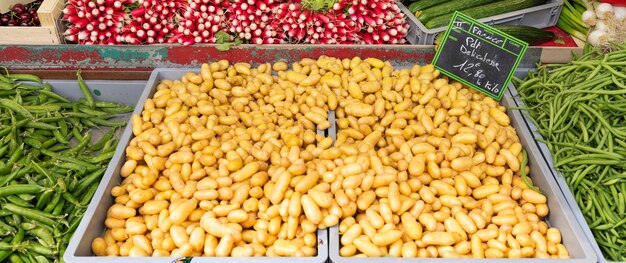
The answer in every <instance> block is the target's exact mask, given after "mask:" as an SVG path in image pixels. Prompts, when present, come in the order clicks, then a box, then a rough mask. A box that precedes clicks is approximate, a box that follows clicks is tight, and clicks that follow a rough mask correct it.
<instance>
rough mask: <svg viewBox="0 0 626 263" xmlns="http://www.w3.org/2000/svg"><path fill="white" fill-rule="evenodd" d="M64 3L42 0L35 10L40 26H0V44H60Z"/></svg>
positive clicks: (62, 0)
mask: <svg viewBox="0 0 626 263" xmlns="http://www.w3.org/2000/svg"><path fill="white" fill-rule="evenodd" d="M0 1H4V0H0ZM64 5H65V1H64V0H44V1H43V3H42V4H41V6H40V7H39V9H38V10H37V14H38V15H39V21H40V22H41V26H38V27H19V26H18V27H8V26H3V27H0V45H49V44H61V43H62V39H61V35H60V34H61V33H62V29H61V24H60V19H61V14H62V13H63V7H64Z"/></svg>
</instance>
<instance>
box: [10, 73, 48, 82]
mask: <svg viewBox="0 0 626 263" xmlns="http://www.w3.org/2000/svg"><path fill="white" fill-rule="evenodd" d="M7 77H8V78H10V79H12V80H13V81H32V82H37V83H42V81H41V78H39V77H37V76H35V75H31V74H8V75H7Z"/></svg>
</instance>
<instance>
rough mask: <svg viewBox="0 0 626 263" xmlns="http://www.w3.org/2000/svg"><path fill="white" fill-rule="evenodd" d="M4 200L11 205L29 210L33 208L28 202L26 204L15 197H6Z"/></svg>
mask: <svg viewBox="0 0 626 263" xmlns="http://www.w3.org/2000/svg"><path fill="white" fill-rule="evenodd" d="M5 199H6V200H8V201H9V202H10V203H13V204H15V205H18V206H21V207H29V208H30V207H34V205H31V204H30V203H29V202H26V201H24V200H22V199H21V198H19V197H17V196H15V195H10V196H7V197H5Z"/></svg>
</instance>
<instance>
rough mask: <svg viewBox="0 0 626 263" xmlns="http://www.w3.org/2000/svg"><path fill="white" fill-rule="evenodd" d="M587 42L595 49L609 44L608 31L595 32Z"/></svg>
mask: <svg viewBox="0 0 626 263" xmlns="http://www.w3.org/2000/svg"><path fill="white" fill-rule="evenodd" d="M587 41H588V42H589V44H591V45H592V46H594V47H601V46H604V45H606V44H607V43H608V41H609V34H608V33H607V32H606V31H601V30H594V31H592V32H591V33H590V34H589V37H587Z"/></svg>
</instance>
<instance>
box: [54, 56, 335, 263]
mask: <svg viewBox="0 0 626 263" xmlns="http://www.w3.org/2000/svg"><path fill="white" fill-rule="evenodd" d="M189 71H194V72H199V69H184V68H181V69H155V70H154V71H153V72H152V74H151V75H150V79H148V83H147V84H146V85H145V86H142V87H141V89H138V88H137V89H132V91H131V90H128V91H125V90H126V88H127V87H116V86H114V87H111V88H115V89H116V90H118V91H119V90H123V91H120V94H116V97H117V96H120V97H123V99H124V102H126V103H129V101H132V104H136V107H135V111H134V113H136V114H141V112H142V110H143V105H144V102H145V101H146V100H147V99H148V98H150V97H152V95H153V94H154V92H155V91H156V87H157V85H158V84H159V82H160V81H161V80H164V79H170V80H173V79H180V78H181V77H182V76H183V75H184V74H185V73H187V72H189ZM103 90H107V89H103ZM107 93H108V92H107ZM112 93H114V92H112ZM111 100H114V101H116V100H115V99H114V98H111ZM131 138H132V127H131V126H130V125H128V126H127V127H126V129H125V130H124V133H123V135H122V137H121V138H120V142H119V144H118V147H117V149H116V151H115V155H113V158H112V159H111V163H110V164H109V167H108V168H107V170H106V172H105V174H104V177H103V179H102V183H101V184H100V186H99V187H98V190H97V191H96V193H95V195H94V198H93V200H92V201H91V203H90V204H89V207H88V208H87V211H86V212H85V216H84V217H83V219H82V221H81V222H80V225H79V226H78V228H77V229H76V232H75V234H74V237H73V238H72V240H71V241H70V244H69V246H68V247H67V250H66V252H65V254H64V255H63V258H64V260H65V262H68V263H89V262H98V263H122V262H129V263H139V262H145V263H155V262H167V263H169V262H173V261H175V260H176V258H175V257H160V258H158V257H132V258H131V257H96V256H94V255H93V253H92V251H91V242H92V240H93V239H94V238H96V237H99V236H102V235H103V234H104V232H105V228H106V227H105V225H104V220H105V219H106V214H107V210H108V209H109V207H110V206H111V205H113V202H114V199H113V196H111V189H112V188H113V187H114V186H116V185H119V184H120V182H121V181H122V177H121V176H120V168H121V167H122V165H123V164H124V162H125V159H126V157H125V149H126V146H127V145H128V144H129V142H130V140H131ZM317 238H318V246H317V256H315V257H297V258H296V257H294V258H275V257H240V258H234V257H194V258H193V262H194V263H221V262H229V263H231V262H241V263H243V262H245V263H271V262H277V261H278V260H280V261H284V262H287V261H289V262H293V263H322V262H325V261H326V260H327V259H328V232H327V230H319V231H318V232H317Z"/></svg>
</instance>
